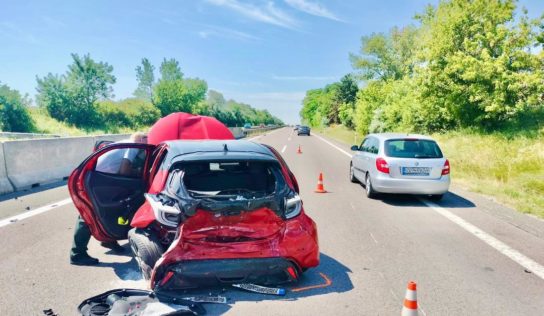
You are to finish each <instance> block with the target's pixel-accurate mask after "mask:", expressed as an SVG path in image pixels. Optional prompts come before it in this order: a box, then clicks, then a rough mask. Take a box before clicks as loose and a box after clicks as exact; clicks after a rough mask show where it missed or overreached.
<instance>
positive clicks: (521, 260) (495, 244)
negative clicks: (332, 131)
mask: <svg viewBox="0 0 544 316" xmlns="http://www.w3.org/2000/svg"><path fill="white" fill-rule="evenodd" d="M315 136H316V137H317V138H319V139H321V140H322V141H324V142H325V143H327V144H329V145H331V146H332V147H334V148H336V149H338V150H339V151H340V152H342V153H343V154H345V155H346V156H348V157H350V158H351V157H352V155H351V154H349V153H348V152H347V151H345V150H343V149H342V148H340V147H338V146H336V145H335V144H333V143H331V142H329V141H328V140H326V139H324V138H323V137H321V136H318V135H315ZM421 201H422V202H423V203H424V204H425V205H427V206H429V207H430V208H432V209H433V210H434V211H436V212H437V213H438V214H440V215H442V216H444V217H446V218H447V219H449V220H450V221H452V222H453V223H455V224H457V225H459V226H460V227H461V228H463V229H464V230H466V231H468V232H469V233H471V234H472V235H474V236H476V237H478V238H479V239H480V240H482V241H483V242H485V243H486V244H488V245H489V246H491V247H492V248H495V250H497V251H498V252H500V253H502V254H503V255H505V256H507V257H508V258H510V259H512V260H513V261H514V262H516V263H517V264H519V265H521V266H522V267H524V268H526V269H527V270H529V271H531V272H532V273H534V274H535V275H537V276H538V277H539V278H541V279H543V280H544V267H543V266H542V265H540V264H539V263H538V262H536V261H534V260H533V259H531V258H529V257H527V256H525V255H524V254H522V253H521V252H519V251H517V250H515V249H514V248H512V247H510V246H508V245H507V244H505V243H503V242H502V241H500V240H498V239H497V238H495V237H493V236H491V235H489V234H488V233H486V232H484V231H483V230H481V229H479V228H478V227H476V226H474V225H472V224H471V223H469V222H467V221H465V220H464V219H462V218H461V217H459V216H457V215H455V214H453V213H451V212H450V211H448V210H446V209H445V208H442V207H440V206H439V205H437V204H435V203H433V202H431V201H428V200H424V199H422V200H421Z"/></svg>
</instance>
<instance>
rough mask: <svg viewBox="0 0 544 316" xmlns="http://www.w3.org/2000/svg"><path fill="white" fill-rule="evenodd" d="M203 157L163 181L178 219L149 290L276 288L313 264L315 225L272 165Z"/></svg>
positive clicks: (257, 159)
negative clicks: (244, 285) (242, 285)
mask: <svg viewBox="0 0 544 316" xmlns="http://www.w3.org/2000/svg"><path fill="white" fill-rule="evenodd" d="M202 156H203V154H199V157H198V159H196V160H194V161H184V162H182V163H180V164H178V165H177V166H176V169H177V170H176V171H174V172H172V173H171V176H170V179H169V180H168V181H167V182H168V183H169V185H168V189H167V190H166V192H167V193H168V194H169V196H170V197H173V198H175V200H176V205H177V207H179V209H180V210H182V212H180V216H181V217H183V218H182V219H180V222H181V223H182V224H181V225H180V226H179V228H178V232H177V236H176V239H175V240H174V242H173V243H172V244H171V245H170V247H169V248H168V250H167V251H166V252H165V253H164V254H163V256H162V257H161V259H159V261H158V262H157V263H156V265H155V269H154V271H153V274H152V277H151V285H152V287H153V288H154V289H155V290H168V291H169V290H180V289H190V288H198V287H208V286H221V285H225V284H233V283H257V284H261V285H274V284H282V283H287V282H293V281H296V280H297V279H298V278H299V276H300V274H301V273H302V271H304V270H306V269H308V268H311V267H315V266H317V265H318V264H319V247H318V239H317V229H316V225H315V223H314V222H313V221H312V220H311V219H310V218H309V217H308V216H307V215H306V214H305V212H304V209H303V206H302V201H301V200H300V198H299V197H298V194H297V193H296V192H295V191H294V188H292V185H290V184H289V183H288V182H286V180H285V174H284V172H285V170H284V169H283V168H282V166H281V164H280V163H279V162H278V161H277V160H275V159H270V157H264V156H262V155H258V154H255V153H252V154H248V155H241V154H236V155H233V157H231V158H233V159H227V158H228V157H226V155H225V157H223V158H222V160H221V161H209V160H206V157H202Z"/></svg>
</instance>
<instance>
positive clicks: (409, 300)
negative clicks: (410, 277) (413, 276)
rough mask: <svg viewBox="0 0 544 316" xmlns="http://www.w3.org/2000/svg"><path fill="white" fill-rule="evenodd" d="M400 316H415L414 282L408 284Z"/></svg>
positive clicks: (415, 294)
mask: <svg viewBox="0 0 544 316" xmlns="http://www.w3.org/2000/svg"><path fill="white" fill-rule="evenodd" d="M401 316H417V291H416V282H414V281H410V283H408V288H407V289H406V296H405V297H404V305H403V306H402V313H401Z"/></svg>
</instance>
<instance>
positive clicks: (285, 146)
mask: <svg viewBox="0 0 544 316" xmlns="http://www.w3.org/2000/svg"><path fill="white" fill-rule="evenodd" d="M285 149H287V145H283V148H282V149H281V152H282V153H284V152H285Z"/></svg>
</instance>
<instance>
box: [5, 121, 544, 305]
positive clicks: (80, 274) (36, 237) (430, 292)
mask: <svg viewBox="0 0 544 316" xmlns="http://www.w3.org/2000/svg"><path fill="white" fill-rule="evenodd" d="M256 141H261V142H263V143H267V144H270V145H272V146H274V147H275V148H276V149H277V150H279V151H281V152H282V155H283V156H284V158H285V160H286V161H287V163H288V164H289V166H290V167H291V169H292V170H293V172H294V173H295V175H296V177H297V179H298V181H299V184H300V187H301V195H302V198H303V201H304V207H305V209H306V212H307V213H308V214H310V216H312V218H313V219H314V220H315V221H316V223H317V225H318V229H319V237H320V248H321V253H322V256H321V261H322V263H321V265H320V266H319V267H318V268H316V269H311V270H309V271H308V272H307V273H306V275H305V276H304V278H303V280H302V282H301V284H297V285H295V286H294V287H304V286H314V285H319V284H324V283H325V280H324V279H323V277H322V276H321V275H320V273H323V274H324V275H325V276H326V277H327V278H328V279H330V280H331V282H332V283H331V284H330V285H329V286H326V287H321V288H317V289H309V290H302V291H299V292H290V293H288V295H287V297H286V298H283V299H277V298H274V297H267V296H262V295H257V294H253V293H244V292H239V291H235V290H230V289H229V290H228V291H227V292H225V293H223V295H225V296H227V297H229V298H230V299H231V304H229V305H227V306H210V305H207V306H206V308H207V310H208V311H209V312H210V314H212V315H213V314H219V313H228V314H254V313H255V312H256V311H258V312H259V313H261V314H264V315H278V314H285V315H295V314H296V315H312V314H320V315H337V314H345V315H390V314H393V315H395V314H398V313H399V312H400V308H401V306H402V299H403V297H404V291H405V287H406V283H407V282H408V281H409V280H415V281H417V282H418V298H419V303H420V306H421V308H422V310H421V311H420V312H421V314H428V315H474V314H478V315H541V314H543V313H544V301H543V300H542V297H544V280H542V279H541V278H539V277H538V276H537V275H535V274H534V273H528V272H525V271H524V270H525V269H524V268H523V267H522V266H520V265H519V264H518V263H516V262H514V261H512V260H511V259H510V258H508V257H506V256H505V255H504V254H502V253H500V252H499V251H497V250H496V249H494V248H492V247H490V246H489V245H488V244H486V243H484V242H482V241H481V240H480V239H478V238H477V237H475V236H474V235H472V234H470V233H468V232H467V231H466V230H464V229H462V228H461V227H459V226H458V225H457V224H454V223H453V222H451V221H450V220H448V219H447V218H445V217H444V216H442V215H441V214H439V213H438V212H436V211H435V210H433V209H432V208H430V207H428V206H427V205H425V204H424V203H422V202H421V201H420V200H419V199H417V198H414V197H406V196H401V197H390V196H387V197H382V198H381V199H377V200H369V199H367V198H366V197H365V196H364V190H363V188H362V186H360V185H358V184H352V183H350V182H349V180H348V166H349V160H350V158H349V157H348V155H346V154H345V153H343V152H341V151H340V150H339V149H343V150H344V151H347V150H348V148H349V146H348V145H346V144H342V143H338V142H335V141H331V140H329V142H331V143H332V144H333V145H335V146H337V147H338V148H335V147H333V146H331V144H329V143H327V142H324V141H323V140H321V139H320V138H318V137H316V136H310V137H306V136H300V137H298V136H296V134H293V132H292V131H291V130H290V129H288V128H284V129H281V130H278V131H274V132H271V133H268V134H267V135H266V136H262V137H260V138H258V139H257V140H256ZM299 144H300V145H301V147H302V151H303V153H302V154H297V153H296V150H297V147H298V145H299ZM348 153H349V152H348ZM452 169H453V175H455V166H452ZM319 172H323V173H324V176H325V188H326V189H327V190H329V191H330V192H329V193H326V194H317V193H314V192H313V190H314V189H315V186H316V182H317V177H318V174H319ZM454 192H455V194H454V193H450V194H448V195H447V196H446V197H445V199H444V200H443V201H441V202H440V203H439V205H441V206H442V207H443V208H444V209H446V210H447V211H448V212H451V213H452V214H455V215H457V216H459V217H461V218H463V219H464V220H466V221H467V222H469V223H471V224H473V225H476V226H477V227H479V228H480V229H481V230H482V231H485V232H486V233H487V234H490V235H491V236H493V237H494V238H496V239H498V240H500V241H502V242H504V243H506V244H507V245H509V246H510V247H512V248H514V249H516V250H517V251H519V252H520V253H522V254H524V255H526V256H528V257H529V258H531V259H533V260H535V261H536V262H537V263H539V264H540V265H543V264H544V222H542V221H540V220H537V219H534V218H531V217H528V216H525V215H522V214H518V213H515V212H513V211H512V210H509V209H507V208H504V207H502V206H500V205H497V204H495V203H493V202H490V201H488V200H487V199H485V198H482V197H480V196H478V195H475V194H470V193H466V192H464V191H462V190H461V191H458V190H455V191H454ZM461 196H462V197H461ZM66 197H68V193H67V191H66V187H65V186H61V187H58V188H55V189H52V190H46V191H41V192H36V193H34V194H29V195H25V196H21V197H19V198H18V200H13V199H1V198H0V220H1V219H2V218H5V217H8V216H12V215H14V214H16V213H18V212H21V211H24V210H25V206H24V205H25V204H32V207H31V208H35V207H38V206H42V205H46V204H50V203H51V202H54V201H60V200H62V199H65V198H66ZM21 201H22V202H21ZM40 201H43V203H42V204H40ZM75 219H76V212H75V209H74V207H73V205H71V204H70V205H65V206H61V207H58V208H55V209H53V210H51V211H48V212H46V213H43V214H40V215H36V216H34V217H31V218H27V219H24V220H22V221H19V222H16V223H13V224H10V225H7V226H5V227H1V228H0V272H1V273H0V284H1V288H2V290H3V291H2V292H3V293H4V297H3V299H2V302H3V303H2V304H0V314H1V315H36V314H39V313H41V311H42V310H43V309H48V308H52V309H53V310H54V311H55V312H57V313H59V314H62V315H71V314H74V310H75V308H76V306H77V304H79V302H81V300H83V299H84V298H87V297H90V296H93V295H96V294H99V293H101V292H103V291H106V290H109V289H113V288H119V287H143V286H145V284H144V283H143V282H142V281H141V279H140V277H139V275H138V273H137V267H136V265H135V263H134V261H133V260H132V259H131V258H130V257H129V256H115V255H111V254H107V253H106V251H107V250H106V249H103V248H101V247H100V246H98V243H97V242H95V241H91V244H90V253H91V255H94V256H97V257H99V259H100V260H101V261H102V262H103V263H102V264H101V266H99V267H75V266H70V265H69V263H68V261H69V260H68V251H69V248H70V243H71V234H72V232H73V231H72V229H73V225H74V222H75ZM25 295H26V296H25Z"/></svg>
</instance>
